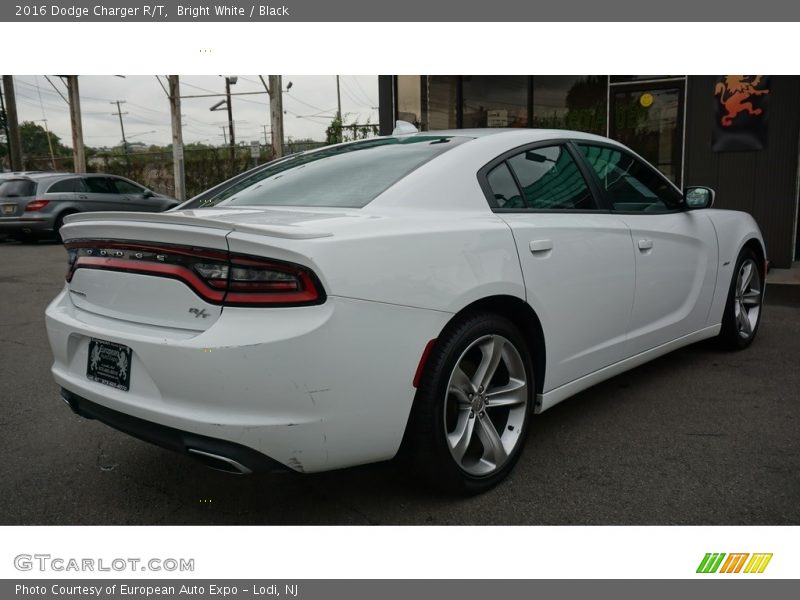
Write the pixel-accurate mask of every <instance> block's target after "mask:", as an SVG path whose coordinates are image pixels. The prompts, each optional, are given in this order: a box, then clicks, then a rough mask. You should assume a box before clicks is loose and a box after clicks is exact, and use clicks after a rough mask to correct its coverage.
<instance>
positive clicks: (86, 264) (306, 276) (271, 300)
mask: <svg viewBox="0 0 800 600" xmlns="http://www.w3.org/2000/svg"><path fill="white" fill-rule="evenodd" d="M66 247H67V263H68V270H67V281H71V280H72V276H73V274H74V273H75V271H76V270H77V269H80V268H89V269H108V270H113V271H123V272H128V273H139V274H143V275H154V276H159V277H168V278H171V279H178V280H180V281H182V282H183V283H185V284H186V285H188V286H189V287H190V288H191V289H192V290H194V292H195V293H196V294H197V295H198V296H200V297H201V298H203V300H205V301H206V302H209V303H211V304H220V305H223V306H299V305H304V304H320V303H322V302H324V300H325V294H324V292H323V290H322V286H321V285H320V283H319V280H318V279H317V278H316V276H315V275H314V274H313V273H312V272H311V271H310V270H309V269H306V268H305V267H302V266H300V265H296V264H293V263H287V262H282V261H276V260H270V259H263V258H258V257H253V256H244V255H236V254H232V255H229V254H228V253H227V252H223V251H218V250H208V249H205V248H194V247H189V246H173V245H166V244H163V245H162V244H158V245H155V244H146V243H142V244H137V243H129V242H111V241H109V242H105V241H99V240H81V241H75V242H70V243H68V244H66Z"/></svg>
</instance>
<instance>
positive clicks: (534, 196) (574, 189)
mask: <svg viewBox="0 0 800 600" xmlns="http://www.w3.org/2000/svg"><path fill="white" fill-rule="evenodd" d="M508 165H509V166H510V167H511V169H512V170H513V171H514V174H515V175H516V176H517V180H518V181H519V184H520V186H521V187H522V192H523V194H524V196H525V201H526V202H527V204H528V208H532V209H539V210H592V209H594V208H596V207H595V203H594V198H593V197H592V193H591V191H590V190H589V186H588V185H586V180H585V179H584V178H583V175H582V174H581V172H580V170H579V169H578V165H577V164H576V162H575V160H574V159H573V158H572V155H571V154H570V153H569V151H568V150H567V149H566V148H565V147H564V146H550V147H547V148H534V149H532V150H526V151H525V152H521V153H520V154H517V155H516V156H512V157H511V158H509V159H508Z"/></svg>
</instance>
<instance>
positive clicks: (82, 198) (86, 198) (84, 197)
mask: <svg viewBox="0 0 800 600" xmlns="http://www.w3.org/2000/svg"><path fill="white" fill-rule="evenodd" d="M88 199H89V196H78V200H88Z"/></svg>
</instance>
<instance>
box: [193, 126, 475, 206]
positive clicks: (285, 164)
mask: <svg viewBox="0 0 800 600" xmlns="http://www.w3.org/2000/svg"><path fill="white" fill-rule="evenodd" d="M468 139H470V138H467V137H460V136H459V137H450V136H434V135H430V136H429V135H414V136H408V137H395V138H376V139H373V140H364V141H362V142H354V143H352V144H347V145H344V146H334V147H331V148H324V149H322V150H318V151H315V152H309V153H307V154H300V155H297V156H294V157H289V158H288V159H286V160H282V161H279V162H277V163H276V164H275V165H274V166H273V167H271V168H267V169H264V170H262V171H259V172H258V173H254V174H253V175H252V176H251V177H247V178H245V179H243V180H241V181H239V182H237V183H235V184H233V185H231V186H229V187H227V188H225V189H223V190H221V191H220V192H218V193H217V194H214V195H213V196H211V197H204V198H203V199H202V200H199V201H197V202H196V203H192V204H190V205H187V206H185V207H184V208H204V207H208V206H216V205H219V206H239V205H251V206H252V205H264V206H333V207H347V208H361V207H363V206H366V205H367V204H368V203H369V202H371V201H372V200H373V199H374V198H375V197H376V196H378V195H379V194H381V193H382V192H383V191H385V190H386V189H387V188H388V187H389V186H391V185H392V184H394V183H396V182H397V181H399V180H400V179H402V178H403V177H405V176H406V175H408V174H409V173H411V171H413V170H414V169H416V168H418V167H420V166H421V165H423V164H425V163H426V162H428V161H430V160H432V159H433V158H435V157H437V156H439V155H441V154H442V153H444V152H446V151H447V150H449V149H450V148H453V147H454V146H456V145H458V144H461V143H463V142H465V141H466V140H468Z"/></svg>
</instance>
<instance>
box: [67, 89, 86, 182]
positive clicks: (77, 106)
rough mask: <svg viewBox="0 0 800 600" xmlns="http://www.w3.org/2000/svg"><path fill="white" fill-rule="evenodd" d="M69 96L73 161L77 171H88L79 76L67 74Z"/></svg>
mask: <svg viewBox="0 0 800 600" xmlns="http://www.w3.org/2000/svg"><path fill="white" fill-rule="evenodd" d="M66 80H67V97H68V98H69V121H70V125H71V126H72V162H73V163H74V169H75V172H76V173H85V172H86V149H85V148H84V146H83V122H82V121H81V98H80V93H79V91H78V76H77V75H67V76H66Z"/></svg>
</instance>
